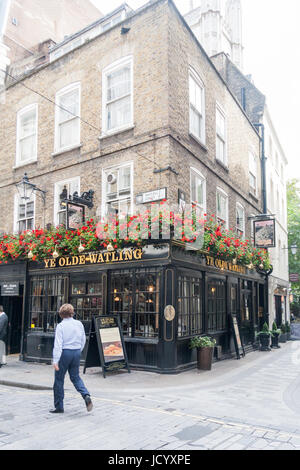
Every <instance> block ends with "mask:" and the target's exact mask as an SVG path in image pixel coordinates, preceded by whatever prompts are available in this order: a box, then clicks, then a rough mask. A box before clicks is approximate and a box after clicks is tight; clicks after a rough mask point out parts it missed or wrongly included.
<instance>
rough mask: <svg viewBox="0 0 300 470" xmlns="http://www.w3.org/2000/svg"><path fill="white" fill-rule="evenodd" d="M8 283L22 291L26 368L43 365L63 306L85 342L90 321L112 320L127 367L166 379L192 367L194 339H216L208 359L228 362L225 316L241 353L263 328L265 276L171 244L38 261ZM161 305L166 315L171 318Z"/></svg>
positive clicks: (229, 344)
mask: <svg viewBox="0 0 300 470" xmlns="http://www.w3.org/2000/svg"><path fill="white" fill-rule="evenodd" d="M6 269H8V267H6ZM2 272H3V268H2V269H1V271H0V273H2ZM0 276H1V274H0ZM22 276H24V277H23V279H22ZM1 278H3V277H2V276H1V277H0V279H1ZM10 279H11V282H19V283H20V285H23V286H24V287H23V288H22V291H23V292H24V296H23V305H22V312H21V311H20V312H19V315H20V317H22V328H21V337H20V344H21V351H20V352H21V357H22V359H23V360H26V361H43V362H51V357H52V349H53V341H54V332H55V327H56V324H57V322H58V321H59V317H58V313H57V312H58V310H59V308H60V306H61V305H62V304H63V303H65V302H70V303H72V305H73V306H74V308H75V312H76V318H78V319H80V321H82V322H83V324H84V326H85V330H86V334H87V335H88V334H89V331H90V326H91V320H92V316H93V315H95V316H98V315H114V316H117V317H118V318H119V319H120V324H121V328H122V332H123V335H124V340H125V347H126V352H127V356H128V360H129V364H130V366H131V367H132V368H135V369H141V370H147V371H153V372H158V373H166V374H168V373H179V372H181V371H183V370H186V369H189V368H193V367H195V366H196V353H195V351H194V350H191V349H190V347H189V343H190V340H191V338H192V337H193V336H195V335H209V336H211V337H213V338H215V339H216V342H217V347H216V349H215V360H217V359H223V358H229V357H233V356H234V355H235V347H234V341H233V332H232V327H231V321H230V316H231V315H234V316H236V317H237V319H238V323H239V326H240V333H241V339H242V342H243V345H244V347H245V349H246V351H247V349H248V350H249V349H252V348H253V343H254V339H255V338H254V337H255V332H256V331H258V329H259V327H260V326H261V324H262V321H263V314H262V312H264V305H265V286H266V276H265V275H262V274H259V273H257V271H256V270H254V269H249V268H247V267H244V266H241V265H236V264H232V263H231V262H228V261H224V260H221V259H218V258H214V257H212V256H209V255H208V254H204V253H199V252H198V251H195V252H194V251H187V250H186V249H185V247H184V244H183V243H180V242H176V241H174V242H169V243H161V244H149V245H146V246H144V247H139V248H136V247H132V248H126V249H124V250H115V251H112V252H109V251H104V252H99V253H86V254H80V255H78V256H65V257H58V258H56V259H53V258H51V259H45V260H44V261H43V263H30V265H29V266H28V267H27V269H26V274H25V272H23V273H21V272H20V271H19V272H18V273H17V272H15V273H11V277H10ZM2 285H3V284H2ZM3 299H4V297H2V298H0V300H1V301H2V302H3ZM10 304H11V306H12V308H15V306H16V300H15V299H14V296H10V297H6V304H5V302H4V305H5V306H6V307H7V308H8V309H10V306H9V305H10ZM168 306H172V307H173V308H174V310H173V312H174V314H173V315H171V316H170V315H168V309H167V308H166V307H168ZM20 307H21V303H20ZM85 354H86V349H85V350H84V351H83V355H82V361H84V359H85Z"/></svg>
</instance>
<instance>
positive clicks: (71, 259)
mask: <svg viewBox="0 0 300 470" xmlns="http://www.w3.org/2000/svg"><path fill="white" fill-rule="evenodd" d="M142 256H143V250H142V249H141V248H135V249H128V248H127V249H124V250H119V251H105V252H94V253H85V254H81V255H74V256H62V257H61V258H56V259H54V258H48V259H44V263H45V268H46V269H47V268H58V267H60V268H64V267H68V266H84V265H90V264H108V263H120V262H121V263H122V262H127V261H138V260H140V259H142Z"/></svg>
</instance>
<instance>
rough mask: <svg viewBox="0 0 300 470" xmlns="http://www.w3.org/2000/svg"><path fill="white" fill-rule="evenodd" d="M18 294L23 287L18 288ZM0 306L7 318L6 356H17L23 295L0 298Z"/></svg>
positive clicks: (19, 345)
mask: <svg viewBox="0 0 300 470" xmlns="http://www.w3.org/2000/svg"><path fill="white" fill-rule="evenodd" d="M20 293H21V294H22V293H23V286H20ZM0 304H1V305H3V310H4V311H5V313H6V315H7V316H8V331H7V341H6V349H7V354H18V353H19V352H20V351H21V334H22V308H23V295H18V296H12V297H0Z"/></svg>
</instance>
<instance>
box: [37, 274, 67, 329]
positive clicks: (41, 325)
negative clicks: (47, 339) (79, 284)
mask: <svg viewBox="0 0 300 470" xmlns="http://www.w3.org/2000/svg"><path fill="white" fill-rule="evenodd" d="M66 301H67V277H66V276H64V275H53V276H38V277H32V278H31V280H30V296H29V314H30V324H29V328H30V329H31V330H35V329H38V330H43V331H44V332H48V331H54V330H55V328H56V325H57V323H59V316H58V311H59V309H60V307H61V306H62V305H63V304H64V303H65V302H66Z"/></svg>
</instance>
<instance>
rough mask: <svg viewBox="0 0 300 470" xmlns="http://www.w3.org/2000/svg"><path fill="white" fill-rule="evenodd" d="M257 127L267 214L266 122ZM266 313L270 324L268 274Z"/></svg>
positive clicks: (264, 203) (265, 317)
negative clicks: (259, 130) (258, 129)
mask: <svg viewBox="0 0 300 470" xmlns="http://www.w3.org/2000/svg"><path fill="white" fill-rule="evenodd" d="M254 126H255V127H257V128H260V129H261V133H259V135H260V141H261V181H262V202H263V214H266V215H267V210H268V206H267V175H266V161H267V159H266V154H265V126H264V124H254ZM265 309H266V311H265V314H264V321H265V322H266V323H267V324H268V325H269V318H270V315H269V275H268V274H267V275H266V279H265Z"/></svg>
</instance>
